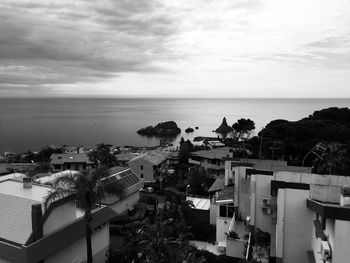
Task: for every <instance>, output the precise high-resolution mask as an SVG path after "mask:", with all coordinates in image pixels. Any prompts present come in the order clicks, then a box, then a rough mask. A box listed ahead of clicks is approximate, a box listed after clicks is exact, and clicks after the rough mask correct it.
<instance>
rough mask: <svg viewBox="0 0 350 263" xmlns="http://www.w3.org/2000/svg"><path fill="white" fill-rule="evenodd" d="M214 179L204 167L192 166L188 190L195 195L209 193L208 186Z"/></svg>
mask: <svg viewBox="0 0 350 263" xmlns="http://www.w3.org/2000/svg"><path fill="white" fill-rule="evenodd" d="M212 181H213V180H212V179H211V178H210V177H209V174H208V173H207V171H206V170H205V169H204V168H202V167H192V168H191V169H190V170H189V174H188V184H189V189H188V192H189V193H191V194H194V195H203V196H206V195H208V188H209V186H210V185H211V184H212Z"/></svg>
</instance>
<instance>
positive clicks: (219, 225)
mask: <svg viewBox="0 0 350 263" xmlns="http://www.w3.org/2000/svg"><path fill="white" fill-rule="evenodd" d="M231 219H232V218H225V217H217V218H216V242H217V243H219V242H220V241H223V240H226V234H225V233H227V230H228V228H229V226H230V222H231Z"/></svg>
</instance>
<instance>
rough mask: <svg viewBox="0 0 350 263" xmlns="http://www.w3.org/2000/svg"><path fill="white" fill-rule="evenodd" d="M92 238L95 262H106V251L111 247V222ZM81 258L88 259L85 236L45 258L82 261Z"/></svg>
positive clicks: (70, 262)
mask: <svg viewBox="0 0 350 263" xmlns="http://www.w3.org/2000/svg"><path fill="white" fill-rule="evenodd" d="M91 240H92V255H93V256H94V263H104V262H105V253H106V251H107V249H108V247H109V224H108V223H107V224H106V225H105V226H104V227H103V228H102V229H99V230H98V231H96V232H94V233H93V236H92V239H91ZM80 260H81V261H82V262H85V261H86V243H85V236H84V237H83V238H80V239H78V240H77V241H75V242H74V243H72V244H71V245H69V246H68V247H66V248H64V249H62V250H60V251H59V252H58V253H56V254H54V255H52V256H51V257H49V258H47V259H45V263H62V262H65V263H75V262H81V261H80Z"/></svg>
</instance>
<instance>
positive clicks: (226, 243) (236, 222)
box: [210, 158, 310, 258]
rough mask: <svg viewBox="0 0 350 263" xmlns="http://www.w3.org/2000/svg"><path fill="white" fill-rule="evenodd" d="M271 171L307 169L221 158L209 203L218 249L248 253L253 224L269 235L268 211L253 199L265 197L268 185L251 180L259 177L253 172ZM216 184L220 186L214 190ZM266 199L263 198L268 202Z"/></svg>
mask: <svg viewBox="0 0 350 263" xmlns="http://www.w3.org/2000/svg"><path fill="white" fill-rule="evenodd" d="M274 171H282V172H281V173H288V172H289V171H297V172H299V173H301V172H310V167H295V166H288V165H287V162H285V161H272V160H255V159H232V158H231V159H228V160H226V161H225V177H224V178H221V177H219V178H218V179H217V180H216V181H215V182H214V184H213V185H212V187H211V188H210V190H211V192H212V193H214V197H213V199H212V203H211V206H210V222H211V224H213V225H216V243H217V246H218V249H219V250H220V251H224V252H225V253H226V255H228V256H231V257H235V258H242V255H243V254H244V253H245V254H246V256H248V254H247V249H246V247H247V244H249V245H250V241H251V236H252V234H254V232H255V229H256V228H259V229H261V230H262V231H265V232H268V233H269V234H271V236H272V235H273V232H272V231H271V228H272V226H271V219H270V218H266V217H265V215H266V214H267V213H268V212H269V211H268V210H267V208H262V204H261V202H260V201H259V202H258V201H256V199H259V200H260V199H261V200H265V199H266V200H269V199H267V197H268V196H269V193H270V192H269V188H268V187H267V186H266V185H263V184H260V183H259V184H255V182H256V181H258V182H260V179H261V178H260V177H259V179H258V180H255V174H256V173H260V174H262V176H264V175H265V174H267V175H271V174H273V173H274ZM283 171H284V172H283ZM223 180H224V182H223ZM267 184H268V183H267ZM220 186H223V187H222V189H221V190H220V191H218V188H219V187H220ZM265 193H266V195H265ZM263 198H265V199H263ZM266 200H265V202H269V201H266ZM265 210H266V211H265ZM249 245H248V247H249Z"/></svg>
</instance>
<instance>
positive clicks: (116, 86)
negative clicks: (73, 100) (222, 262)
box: [0, 0, 350, 98]
mask: <svg viewBox="0 0 350 263" xmlns="http://www.w3.org/2000/svg"><path fill="white" fill-rule="evenodd" d="M349 83H350V1H349V0H336V1H334V0H307V1H305V0H193V1H188V0H159V1H158V0H118V1H116V0H99V1H89V0H71V1H68V0H50V1H47V0H16V1H13V0H0V98H2V97H3V98H4V97H177V98H182V97H184V98H192V97H203V98H264V97H269V98H275V97H276V98H280V97H284V98H299V97H307V98H329V97H338V98H339V97H340V98H344V97H347V98H349V97H350V88H349V87H348V86H349Z"/></svg>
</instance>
